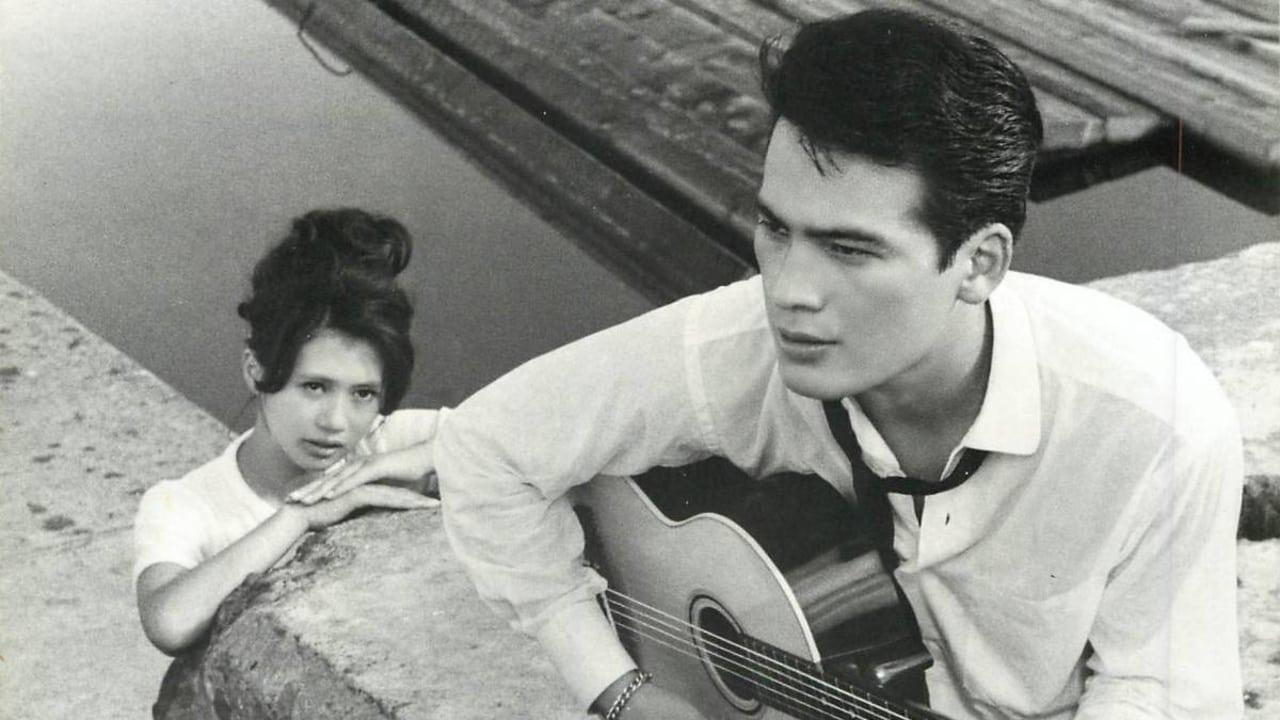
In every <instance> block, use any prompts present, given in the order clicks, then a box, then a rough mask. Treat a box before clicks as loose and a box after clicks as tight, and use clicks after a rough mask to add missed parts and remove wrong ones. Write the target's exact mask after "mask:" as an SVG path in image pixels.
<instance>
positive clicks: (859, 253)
mask: <svg viewBox="0 0 1280 720" xmlns="http://www.w3.org/2000/svg"><path fill="white" fill-rule="evenodd" d="M827 247H828V248H829V249H830V250H831V252H832V253H834V254H836V255H841V256H844V257H872V256H874V255H875V253H873V252H871V250H869V249H867V247H866V246H863V245H856V244H852V243H841V242H833V243H831V244H830V245H828V246H827Z"/></svg>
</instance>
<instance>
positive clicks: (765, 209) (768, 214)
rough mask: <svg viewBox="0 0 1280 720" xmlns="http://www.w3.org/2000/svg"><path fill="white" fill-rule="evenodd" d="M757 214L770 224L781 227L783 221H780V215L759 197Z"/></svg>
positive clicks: (757, 198) (757, 199)
mask: <svg viewBox="0 0 1280 720" xmlns="http://www.w3.org/2000/svg"><path fill="white" fill-rule="evenodd" d="M756 212H758V213H760V214H761V215H763V216H764V217H765V219H766V220H768V221H769V222H770V223H773V224H776V225H781V224H782V221H781V220H779V219H778V214H777V213H775V212H774V211H773V210H771V209H770V208H769V205H768V204H767V203H766V202H765V201H764V200H763V199H762V198H761V197H760V196H759V195H757V196H756Z"/></svg>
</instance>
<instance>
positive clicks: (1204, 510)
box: [1076, 407, 1244, 720]
mask: <svg viewBox="0 0 1280 720" xmlns="http://www.w3.org/2000/svg"><path fill="white" fill-rule="evenodd" d="M1198 410H1204V408H1203V407H1201V408H1198ZM1206 415H1207V416H1208V417H1210V418H1213V421H1212V422H1213V423H1214V424H1215V425H1216V426H1217V427H1216V428H1213V429H1210V428H1208V427H1206V426H1207V423H1205V422H1204V421H1203V419H1202V420H1201V421H1200V425H1201V427H1202V428H1203V431H1202V432H1199V433H1196V435H1195V436H1194V437H1187V436H1185V435H1184V436H1183V437H1182V439H1180V440H1174V441H1173V442H1172V443H1171V444H1170V445H1169V447H1168V448H1167V452H1166V453H1165V454H1164V457H1162V458H1161V460H1160V462H1159V464H1158V465H1157V466H1156V470H1155V472H1154V473H1153V475H1152V479H1153V480H1154V487H1153V491H1152V492H1150V493H1148V494H1147V495H1146V496H1145V498H1144V500H1145V502H1147V503H1149V504H1150V505H1151V506H1152V508H1153V512H1152V513H1150V514H1148V516H1147V517H1148V518H1149V523H1148V524H1147V526H1146V527H1145V528H1142V529H1141V530H1140V532H1138V533H1136V534H1135V536H1134V539H1133V541H1132V542H1130V543H1129V546H1130V547H1128V548H1127V552H1126V553H1125V554H1124V556H1123V560H1122V561H1121V562H1120V564H1119V565H1117V567H1116V568H1115V569H1113V571H1112V572H1111V575H1110V577H1109V578H1108V582H1107V585H1106V588H1105V590H1104V591H1103V596H1102V603H1101V606H1100V608H1099V612H1098V616H1097V618H1096V621H1095V624H1094V627H1093V629H1092V631H1091V633H1090V637H1089V642H1090V645H1091V646H1092V648H1093V655H1092V656H1091V658H1090V659H1089V661H1088V668H1089V670H1090V671H1091V673H1092V675H1091V676H1090V677H1089V678H1088V680H1087V681H1086V687H1085V694H1084V696H1083V698H1082V699H1081V703H1080V708H1079V711H1078V714H1077V715H1076V718H1077V720H1101V719H1103V718H1107V719H1111V720H1123V719H1127V718H1186V719H1188V720H1189V719H1191V718H1196V719H1198V720H1199V719H1214V718H1239V717H1241V715H1242V714H1243V712H1244V707H1243V696H1242V687H1241V677H1240V660H1239V633H1238V631H1237V627H1236V527H1237V523H1238V519H1239V514H1240V502H1241V494H1242V490H1243V467H1242V458H1241V454H1242V451H1241V442H1240V434H1239V431H1238V429H1237V427H1236V424H1235V420H1234V418H1233V417H1232V413H1231V412H1230V410H1229V409H1227V410H1224V411H1223V412H1217V411H1216V410H1215V411H1213V412H1208V413H1206Z"/></svg>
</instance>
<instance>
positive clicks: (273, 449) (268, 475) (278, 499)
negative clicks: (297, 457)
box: [236, 419, 305, 505]
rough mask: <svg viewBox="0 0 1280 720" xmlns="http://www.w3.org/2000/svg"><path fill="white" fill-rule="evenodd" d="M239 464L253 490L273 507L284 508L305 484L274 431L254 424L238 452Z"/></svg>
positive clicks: (237, 461)
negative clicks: (273, 433) (278, 441)
mask: <svg viewBox="0 0 1280 720" xmlns="http://www.w3.org/2000/svg"><path fill="white" fill-rule="evenodd" d="M236 465H237V466H238V467H239V469H240V475H241V476H242V477H243V478H244V481H245V483H246V484H248V486H249V488H250V489H251V490H253V491H254V493H256V494H257V495H258V496H259V497H261V498H262V499H263V500H266V501H267V502H269V503H271V504H272V505H283V504H284V499H285V497H286V496H287V495H288V494H289V493H290V492H292V491H293V490H294V489H296V488H298V487H300V486H301V485H302V484H303V482H302V481H303V480H304V478H305V473H303V471H302V470H301V469H299V468H298V466H297V465H295V464H294V463H293V461H291V460H290V459H289V456H288V455H285V453H284V451H283V450H281V449H280V446H279V445H278V444H276V441H275V439H274V438H272V437H271V432H270V430H268V429H267V428H265V427H263V426H262V422H261V419H259V421H258V423H257V424H256V425H254V428H253V431H252V432H250V433H249V437H247V438H245V440H244V442H243V443H241V445H240V448H239V449H238V450H237V451H236Z"/></svg>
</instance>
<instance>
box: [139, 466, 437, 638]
mask: <svg viewBox="0 0 1280 720" xmlns="http://www.w3.org/2000/svg"><path fill="white" fill-rule="evenodd" d="M435 504H436V503H435V501H433V500H430V499H428V498H424V497H422V496H421V495H418V494H417V493H414V492H411V491H409V490H405V489H403V488H395V487H388V486H380V485H367V486H362V487H358V488H356V489H354V490H352V491H351V492H348V493H345V494H343V495H339V496H337V497H335V498H333V499H332V500H326V501H324V502H320V503H316V504H315V505H310V506H303V505H295V504H289V505H285V506H284V507H282V508H280V510H278V511H277V512H276V513H275V514H274V515H272V516H271V517H270V518H268V519H267V520H266V521H265V522H263V523H262V524H261V525H259V526H258V527H256V528H254V529H253V530H252V531H250V532H249V533H248V534H247V535H245V536H244V537H242V538H240V539H239V540H237V541H235V542H234V543H232V544H231V545H228V546H227V547H226V548H224V549H223V550H222V552H220V553H218V554H217V555H214V556H213V557H211V558H209V559H208V560H206V561H204V562H202V563H200V564H199V565H197V566H196V567H194V568H191V569H187V568H184V567H182V566H181V565H178V564H176V563H168V562H161V563H156V564H154V565H151V566H149V567H147V568H146V569H144V570H143V571H142V574H141V575H140V576H139V577H138V586H137V593H138V615H139V617H140V618H141V620H142V629H143V631H144V632H145V633H146V635H147V639H149V640H150V641H151V642H152V644H154V645H155V646H156V647H157V648H159V649H160V651H161V652H164V653H166V654H168V655H175V654H177V653H179V652H181V651H182V650H184V649H186V648H187V647H190V646H191V645H192V644H193V643H194V642H196V641H197V640H198V639H199V638H200V637H201V636H202V635H203V634H204V633H205V631H206V630H207V629H208V627H209V623H210V622H211V621H212V620H213V616H214V613H216V612H217V610H218V606H219V605H220V604H221V603H222V601H223V600H224V599H226V597H227V595H229V594H231V591H232V590H234V589H235V588H236V587H238V586H239V585H240V583H242V582H244V579H245V578H246V577H248V576H249V575H250V574H252V573H257V572H263V571H265V570H267V569H268V568H270V567H271V566H272V565H273V564H275V562H276V561H277V560H279V559H280V558H281V557H282V556H283V555H284V554H285V552H287V551H288V550H289V548H290V547H291V546H292V545H293V543H295V542H296V541H297V540H298V538H300V537H302V535H303V534H304V533H305V532H307V531H308V530H318V529H321V528H325V527H328V526H330V525H332V524H334V523H336V522H338V521H339V520H342V519H343V518H345V517H346V516H347V515H350V514H351V513H352V512H354V511H355V510H357V509H360V508H363V507H382V508H391V509H402V510H408V509H412V508H423V507H432V506H434V505H435Z"/></svg>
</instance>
